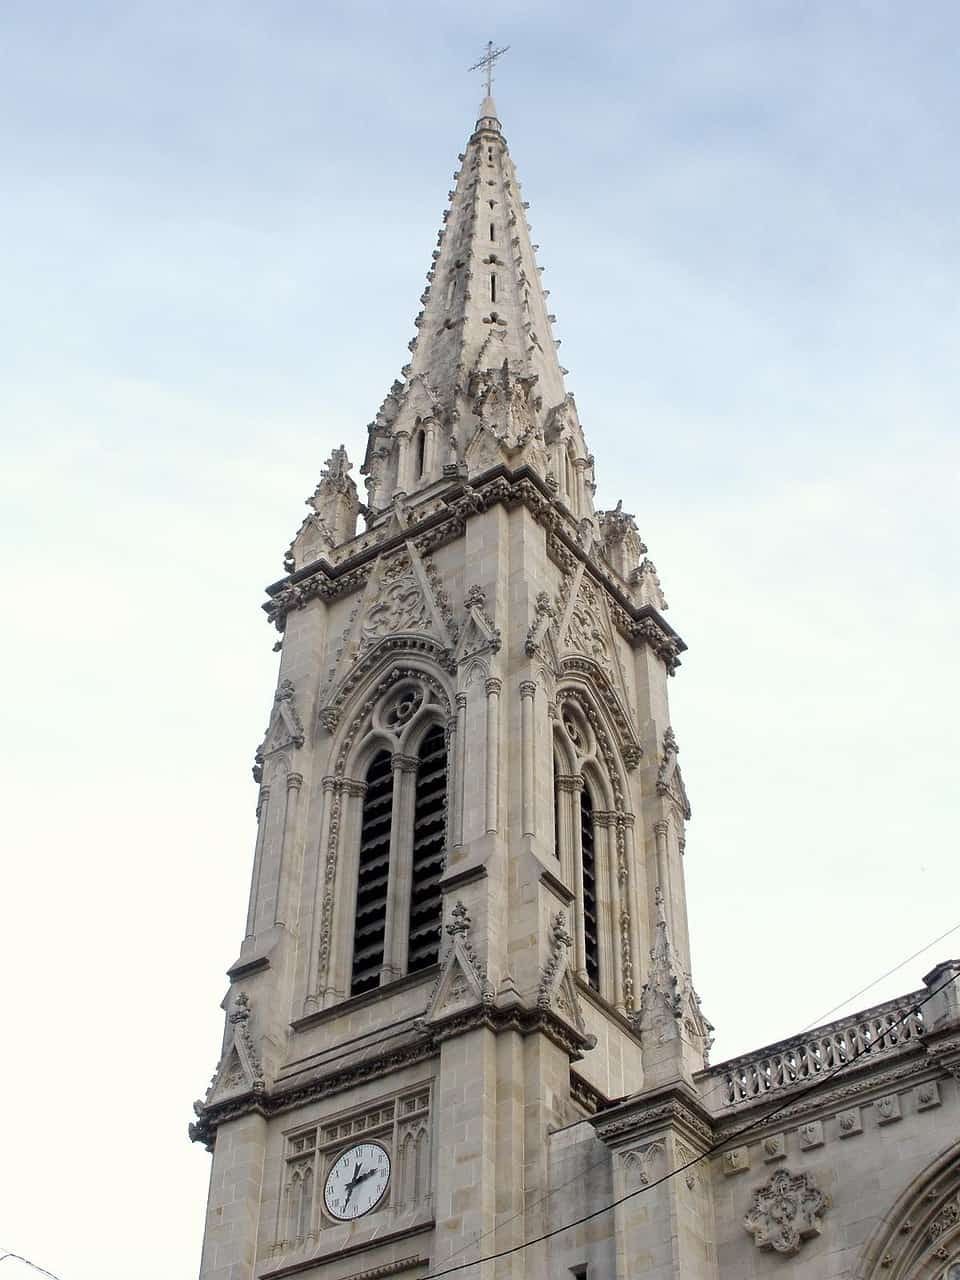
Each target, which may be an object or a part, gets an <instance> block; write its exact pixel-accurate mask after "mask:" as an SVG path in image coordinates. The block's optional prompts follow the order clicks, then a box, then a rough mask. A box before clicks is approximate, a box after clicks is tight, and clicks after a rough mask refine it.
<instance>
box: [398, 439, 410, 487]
mask: <svg viewBox="0 0 960 1280" xmlns="http://www.w3.org/2000/svg"><path fill="white" fill-rule="evenodd" d="M394 439H395V440H396V442H397V483H396V487H395V489H394V493H406V492H407V491H408V490H409V488H410V477H409V470H410V432H409V431H398V432H396V434H395V435H394Z"/></svg>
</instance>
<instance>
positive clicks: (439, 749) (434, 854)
mask: <svg viewBox="0 0 960 1280" xmlns="http://www.w3.org/2000/svg"><path fill="white" fill-rule="evenodd" d="M446 796H447V745H446V739H445V737H444V732H443V729H442V727H441V726H440V725H438V724H436V725H434V726H433V727H432V728H431V729H428V730H427V733H426V735H425V736H424V739H423V742H422V743H421V744H420V753H419V757H418V761H417V787H416V793H415V799H414V818H413V862H412V868H411V871H412V874H411V884H410V933H409V943H408V948H407V972H408V973H416V972H417V970H418V969H426V968H427V967H428V966H429V965H432V964H436V962H437V959H438V957H439V954H440V923H441V900H440V877H441V875H442V874H443V855H444V835H445V829H444V828H445V816H446V815H445V807H446Z"/></svg>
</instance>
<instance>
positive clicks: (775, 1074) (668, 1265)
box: [191, 97, 960, 1280]
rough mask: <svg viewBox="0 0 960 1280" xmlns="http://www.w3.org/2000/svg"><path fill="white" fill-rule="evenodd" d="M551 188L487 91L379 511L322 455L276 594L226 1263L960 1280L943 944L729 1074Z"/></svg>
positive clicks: (220, 1262) (210, 1104)
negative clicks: (701, 960) (542, 218)
mask: <svg viewBox="0 0 960 1280" xmlns="http://www.w3.org/2000/svg"><path fill="white" fill-rule="evenodd" d="M526 208H527V206H526V204H525V203H524V201H523V199H522V195H521V191H520V186H519V183H518V181H517V177H516V173H515V170H514V167H513V164H512V162H511V159H510V156H509V153H508V150H507V145H506V141H505V139H504V136H503V132H502V128H501V124H500V121H499V119H498V117H497V112H496V108H495V106H494V104H493V102H492V100H491V99H490V98H489V97H488V98H487V99H485V101H484V103H483V105H482V107H481V113H480V117H479V119H478V120H477V122H476V125H475V128H474V130H473V132H472V134H471V136H470V139H469V141H468V143H467V147H466V150H465V152H464V153H463V154H462V155H461V156H460V157H459V166H458V168H457V171H456V173H455V175H454V185H453V189H452V190H451V192H450V195H449V204H448V207H447V210H446V212H445V214H444V218H443V228H442V230H441V231H440V234H439V236H438V240H437V247H436V249H435V251H434V253H433V261H432V265H431V267H430V270H429V272H428V275H427V287H426V289H425V291H424V293H423V295H422V297H421V306H422V310H421V311H420V314H419V315H418V316H417V319H416V329H417V335H416V337H415V338H414V340H413V341H412V342H411V343H410V350H411V357H410V361H409V363H408V364H407V365H406V366H405V367H404V369H403V371H402V376H401V378H400V379H399V380H398V381H397V382H395V383H394V385H393V387H392V388H391V389H390V392H389V394H388V395H387V397H386V399H385V400H384V402H383V405H382V407H381V408H380V410H379V412H378V413H377V415H376V418H375V420H374V421H373V422H372V423H371V425H370V427H369V436H368V442H367V447H366V454H365V457H364V461H363V464H362V466H361V468H360V472H361V474H362V476H363V479H364V485H365V494H364V500H363V501H361V498H360V494H359V492H358V489H357V485H356V482H355V480H354V479H353V477H352V475H351V470H352V468H351V464H350V462H349V460H348V458H347V454H346V451H345V450H344V449H343V448H339V449H336V450H334V452H333V454H332V455H331V457H330V459H329V461H328V463H327V464H326V467H325V468H324V470H323V474H322V478H321V480H320V483H319V485H318V486H317V489H316V492H315V494H314V495H313V497H312V498H311V499H310V500H309V506H310V512H309V514H308V515H307V518H306V519H305V520H304V522H303V524H302V526H301V527H300V529H299V531H298V533H297V535H296V537H295V538H294V540H293V543H292V545H291V547H290V549H289V552H288V554H287V558H286V561H285V570H286V573H285V576H284V577H283V578H282V580H280V581H279V582H277V583H275V584H274V585H273V586H271V587H270V588H268V596H269V599H268V604H267V605H266V606H265V607H266V609H267V613H268V616H269V618H270V620H271V621H272V622H273V623H274V624H275V625H276V627H277V629H278V630H279V632H280V633H281V658H280V671H279V677H278V683H277V690H276V696H275V698H274V702H273V706H272V708H271V711H270V716H269V724H268V727H267V731H266V735H265V737H264V739H263V741H262V743H261V745H260V747H259V749H258V751H257V753H256V762H255V767H254V776H255V778H256V781H257V783H258V786H259V793H258V803H257V835H256V844H255V849H254V857H253V873H252V884H251V892H250V900H249V910H248V914H247V920H246V926H245V930H244V937H243V941H242V945H241V947H240V951H239V954H238V956H237V958H236V959H235V961H234V963H233V964H232V965H231V967H230V969H229V980H230V987H229V991H228V993H227V996H226V997H225V1001H224V1010H225V1013H226V1018H225V1030H224V1038H223V1043H222V1048H221V1054H220V1058H219V1062H218V1065H217V1068H216V1072H215V1074H214V1077H213V1080H212V1082H211V1084H210V1087H209V1089H208V1090H207V1092H206V1095H205V1097H204V1098H203V1100H202V1101H200V1102H198V1103H197V1104H196V1105H195V1110H196V1121H195V1123H194V1124H193V1125H192V1126H191V1136H192V1137H193V1138H194V1139H195V1140H197V1141H199V1142H202V1143H203V1144H205V1145H206V1146H207V1147H208V1149H209V1150H210V1151H211V1152H212V1170H211V1180H210V1191H209V1202H208V1206H207V1217H206V1228H205V1237H204V1245H203V1255H202V1262H201V1272H200V1274H201V1277H202V1280H254V1278H256V1280H281V1277H303V1280H374V1278H375V1277H387V1276H399V1277H408V1278H409V1280H425V1278H426V1277H432V1276H439V1275H447V1274H454V1275H459V1276H464V1277H472V1278H475V1280H494V1278H496V1280H501V1278H503V1280H506V1278H507V1277H509V1278H510V1280H546V1278H548V1277H549V1278H550V1280H560V1278H564V1280H569V1278H570V1277H580V1278H581V1280H583V1278H584V1277H587V1278H589V1280H608V1278H610V1280H612V1278H614V1277H616V1278H617V1280H627V1278H628V1277H634V1276H644V1277H652V1278H656V1280H666V1278H667V1277H684V1278H685V1280H719V1278H720V1277H744V1276H757V1277H766V1276H768V1275H769V1276H778V1277H784V1278H786V1277H790V1278H791V1280H792V1278H793V1277H799V1276H804V1277H820V1278H822V1280H833V1278H836V1280H840V1277H844V1278H851V1280H852V1278H854V1277H856V1278H857V1280H881V1278H882V1280H919V1278H922V1280H960V991H958V987H960V983H958V981H957V976H958V973H960V965H958V963H957V962H953V961H948V962H945V963H943V964H941V965H938V966H937V967H936V968H935V969H934V970H933V972H932V973H931V974H929V975H928V976H927V978H926V979H925V981H924V986H923V987H921V988H920V989H919V990H917V991H914V992H912V993H910V994H908V995H906V996H905V997H904V998H903V999H902V1000H899V1001H892V1002H888V1003H886V1004H884V1005H881V1006H878V1007H876V1008H873V1009H869V1010H865V1011H863V1012H861V1013H859V1014H857V1015H854V1016H852V1017H849V1018H847V1019H844V1020H842V1021H840V1022H837V1023H833V1024H830V1025H829V1026H825V1027H819V1028H817V1029H816V1030H814V1031H808V1032H805V1033H804V1034H801V1035H798V1036H797V1037H796V1038H795V1039H793V1040H789V1041H785V1042H783V1043H780V1044H777V1045H773V1046H768V1047H766V1048H763V1049H760V1050H758V1051H757V1052H756V1053H753V1054H750V1055H747V1056H745V1057H743V1058H739V1059H736V1060H735V1061H730V1062H725V1063H721V1064H719V1065H715V1066H711V1065H710V1063H709V1048H710V1043H711V1030H712V1028H711V1026H710V1023H709V1021H708V1019H707V1017H706V1016H705V1014H704V1012H703V1010H702V1009H701V1007H700V1001H699V999H698V997H697V994H696V991H695V988H694V985H693V980H692V976H691V972H690V949H689V938H688V929H687V914H686V894H685V888H684V873H683V863H684V829H685V823H686V821H687V820H688V818H689V816H690V807H689V803H688V800H687V793H686V789H685V785H684V780H683V776H682V773H681V770H680V766H679V763H678V746H677V738H676V735H675V733H674V730H673V728H672V726H671V722H670V714H669V708H668V684H669V680H670V677H671V676H672V675H674V673H675V672H676V670H677V668H678V666H679V664H680V660H681V656H682V654H683V652H684V647H685V646H684V643H683V641H682V640H681V638H680V637H679V635H678V634H677V633H676V632H675V631H674V630H673V628H672V627H671V626H670V625H669V624H668V623H667V622H666V620H665V618H664V611H665V609H666V601H665V600H664V596H663V592H662V589H661V584H660V581H659V579H658V576H657V571H656V568H655V567H654V565H653V563H652V562H651V561H650V559H648V558H647V556H646V548H645V547H644V545H643V543H642V541H641V539H640V535H639V533H638V530H637V527H636V524H635V521H634V519H633V517H632V516H631V515H630V514H628V513H627V512H626V511H624V510H623V507H622V505H621V504H618V505H617V507H616V508H614V509H611V510H597V509H596V508H595V506H594V501H593V498H594V491H595V480H594V459H593V456H592V455H591V453H590V451H589V449H588V446H587V443H586V440H585V438H584V434H583V430H582V428H581V426H580V422H579V418H578V412H577V406H576V403H575V401H574V399H573V397H572V396H571V395H570V394H568V393H567V391H566V388H565V385H564V374H565V372H566V371H565V370H564V369H562V368H561V366H560V363H559V360H558V357H557V344H556V342H555V341H554V339H553V336H552V323H553V317H552V315H551V314H550V310H549V304H548V293H547V290H545V289H544V288H543V286H542V283H541V279H540V272H539V269H538V267H537V263H536V260H535V255H534V249H535V246H533V245H532V244H531V240H530V229H529V226H528V223H527V218H526ZM361 515H362V516H363V524H364V528H363V529H362V530H360V529H358V523H359V520H360V517H361ZM484 1260H486V1261H484Z"/></svg>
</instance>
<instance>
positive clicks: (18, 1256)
mask: <svg viewBox="0 0 960 1280" xmlns="http://www.w3.org/2000/svg"><path fill="white" fill-rule="evenodd" d="M7 1258H15V1259H16V1260H17V1262H25V1263H26V1264H27V1266H28V1267H33V1269H34V1271H39V1272H40V1274H41V1275H42V1276H49V1277H50V1280H60V1277H59V1276H55V1275H54V1274H53V1272H52V1271H46V1270H44V1268H43V1267H38V1266H37V1264H36V1263H35V1262H31V1261H30V1259H29V1258H25V1257H24V1256H23V1254H22V1253H14V1252H13V1251H12V1250H10V1249H7V1250H5V1251H4V1252H3V1253H0V1262H4V1261H5V1260H6V1259H7Z"/></svg>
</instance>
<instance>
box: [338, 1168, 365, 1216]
mask: <svg viewBox="0 0 960 1280" xmlns="http://www.w3.org/2000/svg"><path fill="white" fill-rule="evenodd" d="M361 1168H362V1164H361V1162H360V1161H359V1160H358V1161H357V1163H356V1165H355V1166H354V1170H353V1177H352V1178H351V1179H350V1181H349V1182H348V1183H347V1198H346V1200H344V1202H343V1207H344V1208H346V1207H347V1205H348V1204H349V1203H350V1197H351V1196H352V1195H353V1188H354V1187H355V1186H356V1185H357V1183H358V1182H362V1181H363V1179H362V1178H361V1176H360V1169H361Z"/></svg>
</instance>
